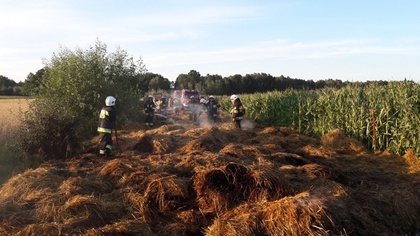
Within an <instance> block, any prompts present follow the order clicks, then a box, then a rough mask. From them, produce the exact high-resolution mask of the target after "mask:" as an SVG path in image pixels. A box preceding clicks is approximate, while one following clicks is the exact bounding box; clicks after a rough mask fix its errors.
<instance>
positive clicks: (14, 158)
mask: <svg viewBox="0 0 420 236" xmlns="http://www.w3.org/2000/svg"><path fill="white" fill-rule="evenodd" d="M29 102H30V100H29V99H25V98H16V97H5V96H0V184H1V183H3V182H4V181H5V180H6V179H7V178H9V177H10V176H11V175H12V174H13V173H14V172H16V171H18V169H19V166H21V165H20V163H19V162H18V159H19V158H18V157H19V153H18V152H17V150H16V137H17V134H18V131H19V130H18V129H19V123H20V121H21V118H22V116H23V113H24V112H25V111H27V110H28V109H29Z"/></svg>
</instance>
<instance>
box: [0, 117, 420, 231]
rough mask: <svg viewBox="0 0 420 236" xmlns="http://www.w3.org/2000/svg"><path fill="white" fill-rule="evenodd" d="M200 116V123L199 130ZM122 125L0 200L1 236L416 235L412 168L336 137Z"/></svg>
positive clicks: (416, 179) (279, 130)
mask: <svg viewBox="0 0 420 236" xmlns="http://www.w3.org/2000/svg"><path fill="white" fill-rule="evenodd" d="M202 118H203V117H201V119H202ZM173 119H174V123H173V124H168V125H162V126H158V127H156V128H153V129H147V128H145V127H144V126H143V125H141V124H134V123H133V124H128V125H126V126H125V127H124V128H123V129H122V130H121V131H120V132H119V145H114V146H115V148H114V149H115V150H114V151H115V154H116V155H115V156H113V157H112V158H110V159H104V158H101V157H98V156H97V155H96V152H95V146H96V143H97V142H98V138H95V139H94V140H92V142H91V144H88V145H87V147H86V151H84V152H83V153H80V155H78V156H75V157H74V158H72V159H70V160H66V161H51V162H48V163H45V164H43V165H42V166H40V167H39V168H36V169H31V170H27V171H26V172H24V173H22V174H19V175H16V176H14V177H12V178H10V179H9V180H8V181H7V182H6V183H5V184H4V185H3V186H2V188H1V189H0V235H211V236H213V235H220V236H222V235H273V236H274V235H407V236H409V235H417V234H416V233H420V194H419V189H420V166H419V161H418V159H416V157H414V156H413V154H412V153H410V152H408V153H407V154H406V155H405V156H404V157H398V156H394V155H391V154H389V153H386V152H383V153H376V154H372V153H370V152H368V151H366V150H365V149H364V148H363V146H362V145H361V144H360V143H358V142H357V141H355V140H353V139H351V138H348V137H346V136H345V135H344V134H343V133H342V132H341V131H339V130H333V131H331V132H330V133H328V134H326V135H325V136H324V137H322V138H321V139H314V138H311V137H307V136H304V135H300V134H298V133H296V132H294V131H293V130H291V129H289V128H285V127H261V126H259V125H258V124H254V123H253V122H251V121H248V125H249V126H248V129H247V130H237V129H235V128H234V127H233V125H232V124H231V123H220V124H217V125H215V126H209V125H204V124H199V123H192V122H190V121H188V120H186V119H185V118H183V119H178V118H173Z"/></svg>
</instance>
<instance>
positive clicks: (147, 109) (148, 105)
mask: <svg viewBox="0 0 420 236" xmlns="http://www.w3.org/2000/svg"><path fill="white" fill-rule="evenodd" d="M155 108H156V104H155V103H154V102H153V96H152V95H149V96H148V97H147V101H146V102H145V103H144V114H145V115H146V118H145V125H146V126H148V127H153V118H154V116H155Z"/></svg>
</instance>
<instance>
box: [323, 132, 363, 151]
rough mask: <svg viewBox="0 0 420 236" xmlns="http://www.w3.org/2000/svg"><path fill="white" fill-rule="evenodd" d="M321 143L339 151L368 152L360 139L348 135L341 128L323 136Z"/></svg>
mask: <svg viewBox="0 0 420 236" xmlns="http://www.w3.org/2000/svg"><path fill="white" fill-rule="evenodd" d="M321 144H322V145H324V146H326V147H329V148H331V149H334V151H336V152H337V153H343V154H352V153H363V152H366V149H365V148H364V147H363V145H362V144H361V143H360V142H359V141H357V140H356V139H353V138H349V137H347V136H346V135H345V133H344V132H343V131H342V130H340V129H335V130H332V131H331V132H329V133H327V134H325V135H324V136H322V137H321Z"/></svg>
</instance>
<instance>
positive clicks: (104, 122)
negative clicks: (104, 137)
mask: <svg viewBox="0 0 420 236" xmlns="http://www.w3.org/2000/svg"><path fill="white" fill-rule="evenodd" d="M116 119H117V112H116V110H115V107H114V106H105V107H102V110H101V113H100V114H99V122H98V132H100V133H111V132H112V126H113V124H114V122H115V120H116Z"/></svg>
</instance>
